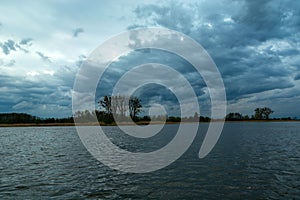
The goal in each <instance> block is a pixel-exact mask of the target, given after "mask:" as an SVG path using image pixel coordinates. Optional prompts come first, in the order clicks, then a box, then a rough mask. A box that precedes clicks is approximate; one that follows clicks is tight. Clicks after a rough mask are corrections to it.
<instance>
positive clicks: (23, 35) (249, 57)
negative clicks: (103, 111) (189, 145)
mask: <svg viewBox="0 0 300 200" xmlns="http://www.w3.org/2000/svg"><path fill="white" fill-rule="evenodd" d="M16 4H18V6H19V8H20V9H19V11H18V12H17V11H15V7H16ZM104 4H105V5H106V6H103V5H104ZM66 7H67V8H68V9H65V8H66ZM299 7H300V2H299V1H294V0H287V1H277V0H262V1H251V0H242V1H233V0H224V1H217V0H213V1H163V2H162V1H157V2H154V3H153V1H143V3H141V2H136V1H128V2H126V4H125V3H122V2H119V3H114V2H113V3H112V2H110V1H106V2H105V3H103V2H101V3H100V2H99V3H96V2H94V3H93V4H87V3H85V2H73V1H72V2H71V1H64V2H54V1H44V2H43V3H38V4H37V3H33V2H28V3H26V4H25V3H24V4H22V3H20V2H17V1H9V2H5V3H1V7H0V19H1V22H0V74H1V76H0V82H1V85H0V95H1V100H0V101H1V103H0V112H28V113H31V114H35V115H39V116H46V117H52V116H54V117H61V116H69V115H71V94H72V92H73V91H72V88H73V82H74V78H75V75H76V72H77V71H78V69H79V66H80V64H81V63H82V62H83V61H84V60H85V59H86V58H87V57H88V56H89V54H90V53H91V52H92V51H93V50H94V49H95V48H96V47H97V46H98V45H99V44H101V43H102V42H104V41H105V40H107V39H108V38H110V37H111V36H112V35H116V34H118V33H120V32H122V31H125V30H126V29H133V28H138V27H147V26H157V27H166V28H169V29H172V30H177V31H180V32H182V33H185V34H187V35H188V36H190V37H191V38H193V39H194V40H196V41H197V42H199V43H200V44H201V45H202V46H203V47H204V48H205V49H206V50H207V52H208V53H209V54H210V56H211V57H212V58H213V60H214V61H215V63H216V65H217V66H218V69H219V70H220V73H221V75H222V77H223V80H224V84H225V87H226V93H227V98H228V104H229V105H228V112H242V113H243V114H253V110H254V109H255V108H256V107H261V106H269V107H271V108H272V109H273V110H275V113H274V114H273V116H278V117H281V116H283V117H284V116H291V117H294V116H295V117H299V118H300V109H299V106H298V105H299V103H300V102H299V101H300V100H299V99H300V64H299V63H300V56H299V52H300V39H299V38H300V12H299ZM33 11H34V12H33ZM11 15H14V17H8V16H11ZM143 62H144V63H147V62H159V63H164V64H167V65H170V66H173V67H174V68H175V69H176V70H178V71H180V72H181V73H182V74H184V76H185V77H186V78H187V79H188V80H189V82H190V83H191V84H192V85H193V87H194V89H195V91H196V93H197V95H198V99H199V103H200V106H202V110H203V111H204V113H203V114H204V115H205V114H209V112H210V111H209V106H210V103H209V93H208V91H207V88H206V84H205V83H204V81H203V80H202V78H201V76H199V75H197V74H196V72H195V71H193V68H192V67H191V66H190V65H189V64H188V63H187V62H186V61H184V60H182V59H179V58H177V57H176V56H172V55H170V54H168V53H167V52H159V51H151V50H144V51H140V52H138V51H137V52H133V53H132V54H129V55H127V56H125V57H121V58H119V59H118V62H115V63H113V64H112V66H111V68H110V69H109V70H108V71H107V72H106V73H107V74H106V76H105V77H104V78H103V81H104V82H105V84H104V85H101V87H102V88H101V89H100V88H99V91H98V93H99V94H98V95H103V94H104V93H108V91H110V88H111V87H112V86H113V85H114V82H115V81H116V80H117V79H118V78H119V77H120V76H121V75H122V74H124V72H125V71H126V70H128V69H130V67H132V66H135V65H138V64H141V63H143ZM141 78H142V77H141ZM146 91H147V92H146ZM160 91H161V92H160ZM136 94H140V95H141V96H142V97H143V101H144V102H145V103H146V104H150V103H155V102H156V103H162V104H165V105H167V107H168V109H169V110H170V111H171V110H172V109H173V108H172V106H173V107H175V108H174V109H175V110H176V109H177V106H176V99H174V98H173V96H172V95H164V94H169V91H167V90H166V89H164V88H162V87H160V86H157V85H152V86H147V87H145V88H144V89H141V90H139V91H137V93H136ZM158 101H159V102H158ZM177 110H178V109H177ZM172 112H173V111H172ZM172 112H171V113H172ZM173 113H175V111H174V112H173Z"/></svg>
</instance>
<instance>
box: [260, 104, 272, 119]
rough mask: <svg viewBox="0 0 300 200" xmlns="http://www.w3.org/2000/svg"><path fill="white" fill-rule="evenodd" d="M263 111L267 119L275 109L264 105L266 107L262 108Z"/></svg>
mask: <svg viewBox="0 0 300 200" xmlns="http://www.w3.org/2000/svg"><path fill="white" fill-rule="evenodd" d="M262 112H263V115H264V118H265V119H269V115H270V114H271V113H273V112H274V111H273V110H271V108H268V107H264V108H262Z"/></svg>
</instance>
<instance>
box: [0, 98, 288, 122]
mask: <svg viewBox="0 0 300 200" xmlns="http://www.w3.org/2000/svg"><path fill="white" fill-rule="evenodd" d="M98 107H99V109H97V110H94V111H89V110H85V111H77V112H76V113H75V114H74V116H72V117H66V118H40V117H36V116H32V115H29V114H26V113H0V124H24V123H28V124H30V123H32V124H42V123H46V124H48V123H74V119H76V122H81V123H88V122H91V121H93V119H95V117H96V118H97V119H98V121H99V122H102V123H104V124H114V123H115V120H116V119H117V120H118V121H128V120H129V119H131V120H133V121H134V122H145V123H147V122H150V121H151V120H153V121H167V122H210V121H211V119H210V118H209V117H205V116H199V115H198V113H197V112H195V114H194V116H190V117H177V116H167V115H158V116H151V118H150V116H147V115H143V116H139V114H140V113H141V111H142V102H141V100H140V99H139V98H137V97H126V96H120V95H118V96H104V97H102V98H100V99H99V101H98ZM272 113H274V111H273V110H272V109H271V108H268V107H262V108H256V109H255V110H254V114H253V115H251V116H249V115H242V114H241V113H238V112H236V113H233V112H231V113H229V114H227V115H226V117H225V120H226V121H243V120H244V121H247V120H270V119H272V120H292V118H291V117H287V118H270V115H271V114H272Z"/></svg>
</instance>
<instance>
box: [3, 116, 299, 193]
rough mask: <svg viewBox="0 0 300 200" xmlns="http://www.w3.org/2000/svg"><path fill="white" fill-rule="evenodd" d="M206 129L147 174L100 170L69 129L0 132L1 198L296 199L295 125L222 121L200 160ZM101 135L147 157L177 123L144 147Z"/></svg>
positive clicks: (110, 131) (111, 131)
mask: <svg viewBox="0 0 300 200" xmlns="http://www.w3.org/2000/svg"><path fill="white" fill-rule="evenodd" d="M206 128H207V124H201V125H200V131H199V134H198V135H197V138H196V139H195V141H194V143H193V144H192V146H191V147H190V148H189V150H188V151H187V152H186V153H185V154H184V155H183V156H182V157H181V158H180V159H179V160H177V161H176V162H175V163H173V164H171V165H169V166H168V167H166V168H164V169H161V170H158V171H155V172H152V173H146V174H129V173H123V172H119V171H115V170H111V169H110V168H108V167H106V166H104V165H103V164H101V163H100V162H99V161H97V160H95V159H94V158H93V157H92V156H91V155H90V154H89V153H88V152H87V150H86V149H85V148H84V146H83V145H82V143H81V141H80V139H79V137H78V135H77V133H76V130H75V128H74V127H28V128H24V127H22V128H0V158H1V160H0V199H50V198H52V199H300V123H296V122H285V123H283V122H276V123H275V122H274V123H273V122H269V123H262V122H261V123H252V122H251V123H250V122H247V123H227V124H226V125H225V128H224V130H223V133H222V135H221V138H220V140H219V142H218V143H217V145H216V146H215V148H214V149H213V151H212V152H211V153H210V154H209V155H208V156H207V157H205V158H204V159H199V158H198V157H197V156H198V151H199V148H200V145H201V142H202V139H203V134H204V133H205V130H206ZM104 129H105V131H106V134H107V135H108V136H109V137H111V138H112V141H113V142H114V143H116V144H117V145H119V146H120V147H122V148H124V149H127V150H131V151H145V152H147V151H152V150H154V149H155V148H160V147H161V146H163V145H165V144H167V143H168V141H170V140H171V138H172V137H173V136H174V133H175V132H176V130H177V125H167V126H166V127H165V129H163V131H162V133H160V134H158V136H154V137H153V138H151V139H148V140H147V139H146V142H144V143H143V142H141V141H140V140H141V139H140V140H135V139H132V138H130V137H129V136H127V135H124V134H121V133H120V131H119V129H118V127H104ZM144 140H145V139H144Z"/></svg>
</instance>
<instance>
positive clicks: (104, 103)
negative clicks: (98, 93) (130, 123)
mask: <svg viewBox="0 0 300 200" xmlns="http://www.w3.org/2000/svg"><path fill="white" fill-rule="evenodd" d="M98 104H99V107H101V108H104V110H105V112H106V113H107V114H111V113H112V108H111V97H109V96H104V97H103V98H102V99H100V100H99V101H98Z"/></svg>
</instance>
